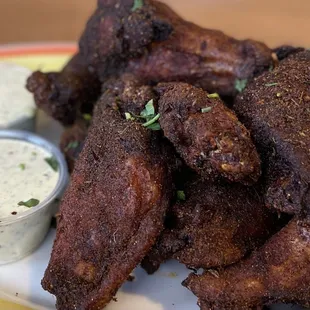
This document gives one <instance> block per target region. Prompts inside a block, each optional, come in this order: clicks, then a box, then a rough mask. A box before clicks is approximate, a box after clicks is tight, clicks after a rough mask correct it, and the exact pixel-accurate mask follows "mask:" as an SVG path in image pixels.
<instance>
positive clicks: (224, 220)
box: [142, 180, 277, 273]
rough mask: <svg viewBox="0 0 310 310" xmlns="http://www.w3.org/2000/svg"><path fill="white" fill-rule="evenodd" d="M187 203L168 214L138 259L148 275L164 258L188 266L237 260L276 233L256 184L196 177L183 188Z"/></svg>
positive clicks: (228, 263) (174, 207)
mask: <svg viewBox="0 0 310 310" xmlns="http://www.w3.org/2000/svg"><path fill="white" fill-rule="evenodd" d="M184 193H185V197H186V201H184V202H178V203H176V204H175V205H174V206H173V207H172V208H171V209H170V210H169V212H168V215H167V219H166V229H165V231H164V232H163V233H162V235H161V236H160V238H159V239H158V240H157V243H156V245H155V246H154V247H153V249H152V250H151V252H150V253H149V254H148V255H147V257H146V258H145V259H144V260H143V262H142V267H143V268H145V269H146V270H147V271H148V273H153V272H155V271H156V270H157V269H158V267H159V265H160V264H161V263H163V262H164V261H165V260H167V259H171V258H174V259H177V260H178V261H179V262H180V263H183V264H185V265H187V266H188V267H190V268H195V269H199V268H205V269H208V268H214V267H221V266H226V265H230V264H232V263H235V262H238V261H239V260H240V259H241V258H242V257H243V256H244V255H245V254H247V253H248V252H249V251H251V250H253V249H254V248H256V247H258V246H260V245H262V244H263V243H264V242H265V241H266V240H267V238H268V237H269V236H270V235H271V233H273V232H274V231H275V228H276V226H277V224H276V223H277V222H276V221H275V216H274V215H272V214H271V213H270V212H268V210H267V209H266V208H265V205H264V202H263V198H262V195H261V190H260V188H259V187H258V186H257V187H245V186H242V185H239V184H216V183H213V184H212V183H209V182H203V181H202V180H196V181H194V182H190V183H189V184H187V185H186V186H185V190H184Z"/></svg>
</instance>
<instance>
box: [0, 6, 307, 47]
mask: <svg viewBox="0 0 310 310" xmlns="http://www.w3.org/2000/svg"><path fill="white" fill-rule="evenodd" d="M164 2H166V3H168V4H169V5H171V6H172V7H173V8H174V9H175V10H176V11H177V12H178V13H179V14H181V15H182V16H183V17H185V18H187V19H188V20H190V21H193V22H195V23H197V24H200V25H202V26H204V27H208V28H216V29H220V30H223V31H225V32H226V33H228V34H230V35H233V36H235V37H237V38H248V37H251V38H255V39H258V40H263V41H265V42H266V43H267V44H269V45H270V46H276V45H279V44H285V43H287V44H295V45H301V46H306V47H310V35H309V31H310V0H164ZM95 6H96V0H52V1H51V0H0V44H5V43H14V42H34V41H35V42H38V41H76V40H77V38H78V37H79V35H80V33H81V31H82V29H83V28H84V25H85V22H86V20H87V18H88V17H89V15H90V14H91V12H92V11H93V10H94V8H95Z"/></svg>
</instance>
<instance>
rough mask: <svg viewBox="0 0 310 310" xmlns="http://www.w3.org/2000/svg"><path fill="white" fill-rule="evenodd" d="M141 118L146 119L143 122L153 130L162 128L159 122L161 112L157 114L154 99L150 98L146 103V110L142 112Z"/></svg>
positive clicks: (144, 125)
mask: <svg viewBox="0 0 310 310" xmlns="http://www.w3.org/2000/svg"><path fill="white" fill-rule="evenodd" d="M140 118H143V119H145V121H146V122H145V123H144V124H142V126H143V127H146V128H148V129H151V130H160V124H159V123H158V122H157V121H158V120H159V118H160V114H157V115H156V114H155V107H154V100H153V99H152V100H150V101H149V102H148V103H147V104H146V105H145V108H144V110H143V111H142V112H141V113H140Z"/></svg>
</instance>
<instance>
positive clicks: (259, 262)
mask: <svg viewBox="0 0 310 310" xmlns="http://www.w3.org/2000/svg"><path fill="white" fill-rule="evenodd" d="M309 262H310V234H309V231H308V232H306V231H303V232H302V231H300V229H299V225H298V224H297V220H292V222H290V223H289V224H288V225H287V226H286V227H285V228H283V229H282V230H281V231H280V232H278V233H277V234H276V235H274V236H273V237H272V238H271V239H270V240H269V241H268V242H267V243H266V244H265V245H264V246H263V247H262V248H261V249H259V250H258V251H256V252H254V253H253V254H252V255H251V256H250V257H249V258H248V259H246V260H244V261H242V262H241V263H239V264H236V265H233V266H231V267H228V268H227V269H226V270H224V271H219V272H218V274H217V275H216V276H214V275H212V274H211V273H209V272H205V274H204V275H202V276H199V275H195V274H192V275H190V276H189V278H188V279H187V280H185V281H184V283H183V285H184V286H186V287H187V288H189V289H190V290H192V291H193V293H194V294H195V295H196V296H197V297H198V304H199V305H200V307H201V309H202V310H251V309H260V307H262V305H270V304H273V303H277V302H283V303H295V304H299V305H301V306H305V307H310V264H309Z"/></svg>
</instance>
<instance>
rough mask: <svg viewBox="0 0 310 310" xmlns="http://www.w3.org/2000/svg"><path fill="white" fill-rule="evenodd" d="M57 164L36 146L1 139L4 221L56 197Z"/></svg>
mask: <svg viewBox="0 0 310 310" xmlns="http://www.w3.org/2000/svg"><path fill="white" fill-rule="evenodd" d="M51 160H52V162H51ZM53 160H54V161H55V159H53V158H52V155H51V154H50V153H49V152H47V151H46V150H45V149H43V148H41V147H39V146H37V145H35V144H31V143H29V142H25V141H20V140H13V139H0V175H1V178H0V221H1V218H4V217H16V216H17V215H19V214H20V213H23V212H25V211H28V210H29V209H30V208H32V207H35V206H36V205H38V204H39V203H40V202H42V201H44V199H46V198H47V197H48V196H49V195H50V194H51V193H52V191H53V190H54V189H55V187H56V185H57V182H58V179H59V172H58V169H57V167H54V169H55V168H56V170H57V171H55V170H54V169H53V168H52V166H53V165H52V164H53V162H54V161H53ZM56 165H57V161H56Z"/></svg>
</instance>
